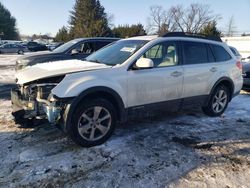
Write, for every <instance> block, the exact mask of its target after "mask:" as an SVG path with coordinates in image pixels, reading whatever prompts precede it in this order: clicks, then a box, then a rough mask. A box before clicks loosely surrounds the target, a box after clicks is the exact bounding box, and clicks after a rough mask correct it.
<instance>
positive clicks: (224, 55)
mask: <svg viewBox="0 0 250 188" xmlns="http://www.w3.org/2000/svg"><path fill="white" fill-rule="evenodd" d="M211 46H212V49H213V54H214V56H215V59H216V62H220V61H228V60H230V59H231V56H230V54H229V53H228V52H227V51H226V50H225V49H224V48H223V47H221V46H218V45H211Z"/></svg>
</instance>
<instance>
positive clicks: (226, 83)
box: [208, 77, 234, 101]
mask: <svg viewBox="0 0 250 188" xmlns="http://www.w3.org/2000/svg"><path fill="white" fill-rule="evenodd" d="M219 85H224V86H226V87H227V88H228V89H229V92H230V98H229V101H231V100H232V98H233V94H234V83H233V81H232V79H231V78H228V77H222V78H220V79H219V80H217V82H215V84H214V86H213V87H212V89H211V91H210V94H209V100H210V98H211V95H212V93H213V92H214V91H215V89H216V88H217V87H218V86H219ZM209 100H208V101H209Z"/></svg>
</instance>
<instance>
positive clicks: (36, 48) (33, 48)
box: [27, 41, 48, 52]
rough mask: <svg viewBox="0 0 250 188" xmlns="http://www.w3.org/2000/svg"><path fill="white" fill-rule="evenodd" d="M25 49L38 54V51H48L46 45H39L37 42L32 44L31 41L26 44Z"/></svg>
mask: <svg viewBox="0 0 250 188" xmlns="http://www.w3.org/2000/svg"><path fill="white" fill-rule="evenodd" d="M27 48H28V49H29V51H31V52H38V51H46V50H48V48H47V46H46V45H44V44H40V43H37V42H33V41H31V42H28V43H27Z"/></svg>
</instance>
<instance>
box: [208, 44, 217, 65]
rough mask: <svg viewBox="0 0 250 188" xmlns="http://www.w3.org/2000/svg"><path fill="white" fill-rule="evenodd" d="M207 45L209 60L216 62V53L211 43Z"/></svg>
mask: <svg viewBox="0 0 250 188" xmlns="http://www.w3.org/2000/svg"><path fill="white" fill-rule="evenodd" d="M206 46H207V55H208V61H209V62H216V61H215V57H214V54H213V52H212V50H211V47H210V46H209V45H206Z"/></svg>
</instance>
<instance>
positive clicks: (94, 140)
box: [68, 99, 117, 147]
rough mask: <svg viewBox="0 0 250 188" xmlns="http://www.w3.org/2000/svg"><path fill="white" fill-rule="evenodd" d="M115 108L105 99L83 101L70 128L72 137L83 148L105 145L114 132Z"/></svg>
mask: <svg viewBox="0 0 250 188" xmlns="http://www.w3.org/2000/svg"><path fill="white" fill-rule="evenodd" d="M116 119H117V117H116V112H115V108H114V106H113V105H112V103H110V102H109V101H107V100H105V99H94V100H90V101H87V100H86V101H83V102H82V103H81V104H79V105H78V107H77V109H76V111H75V115H74V116H73V118H72V122H71V125H70V127H69V130H68V131H69V135H70V137H71V138H72V139H73V140H74V141H75V142H76V143H77V144H80V145H81V146H83V147H91V146H96V145H100V144H102V143H104V142H105V141H106V140H108V139H109V138H110V136H111V135H112V133H113V132H114V129H115V125H116Z"/></svg>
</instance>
